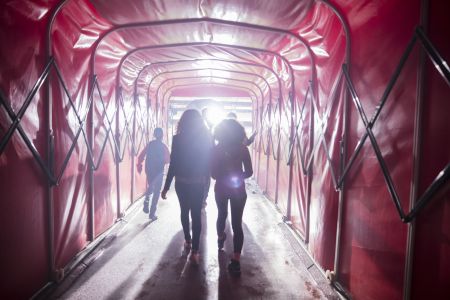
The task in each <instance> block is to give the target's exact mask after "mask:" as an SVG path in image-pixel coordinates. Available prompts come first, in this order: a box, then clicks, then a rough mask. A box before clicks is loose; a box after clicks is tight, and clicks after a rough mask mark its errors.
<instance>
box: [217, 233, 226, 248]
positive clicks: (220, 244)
mask: <svg viewBox="0 0 450 300" xmlns="http://www.w3.org/2000/svg"><path fill="white" fill-rule="evenodd" d="M226 239H227V234H226V233H225V232H224V233H223V234H222V237H221V238H218V239H217V248H218V249H219V251H220V250H223V245H224V244H225V240H226Z"/></svg>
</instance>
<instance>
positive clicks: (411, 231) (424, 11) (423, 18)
mask: <svg viewBox="0 0 450 300" xmlns="http://www.w3.org/2000/svg"><path fill="white" fill-rule="evenodd" d="M428 8H429V4H428V0H422V1H421V8H420V23H421V24H420V25H421V26H422V28H424V30H425V32H426V29H427V27H428ZM425 59H426V54H425V49H424V48H423V47H420V49H419V63H418V71H417V90H416V97H417V99H416V108H415V120H414V140H413V158H414V161H413V174H412V177H411V186H410V193H409V195H410V196H409V207H410V210H411V209H412V208H413V207H414V206H415V203H416V199H417V198H418V197H417V195H418V192H419V180H420V178H419V174H420V173H419V172H420V158H421V150H422V149H421V144H422V110H423V100H424V93H425V89H424V85H425V75H426V68H425ZM407 226H408V231H407V236H406V257H405V272H404V279H403V300H409V299H410V298H411V282H412V271H413V259H414V240H415V234H416V221H415V220H412V221H411V222H409V223H408V225H407Z"/></svg>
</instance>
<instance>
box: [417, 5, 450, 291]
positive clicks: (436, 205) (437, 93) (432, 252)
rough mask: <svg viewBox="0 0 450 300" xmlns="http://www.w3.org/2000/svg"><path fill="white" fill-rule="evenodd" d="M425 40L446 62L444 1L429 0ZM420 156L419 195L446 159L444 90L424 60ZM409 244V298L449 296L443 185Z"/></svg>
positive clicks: (449, 242)
mask: <svg viewBox="0 0 450 300" xmlns="http://www.w3.org/2000/svg"><path fill="white" fill-rule="evenodd" d="M429 9H430V13H429V17H428V32H429V36H430V39H431V41H432V42H433V43H434V45H435V47H436V48H437V50H438V51H439V52H440V54H441V55H443V58H444V60H446V61H447V62H448V61H449V60H450V44H449V43H448V38H447V37H448V35H449V33H450V32H449V31H450V22H449V20H448V15H447V12H448V11H449V9H450V5H449V3H448V2H445V1H444V2H442V1H430V7H429ZM425 72H426V73H425V74H426V75H425V78H426V80H425V97H424V102H423V103H424V104H423V105H424V110H423V123H422V124H423V130H422V136H423V138H422V142H421V147H422V155H421V164H420V169H419V174H420V179H419V182H420V186H419V192H418V194H419V195H422V194H423V192H424V191H425V189H426V188H427V187H428V186H429V185H430V184H431V182H432V180H433V179H434V178H435V177H436V175H437V174H438V172H439V171H440V170H442V169H443V168H444V167H445V165H446V164H447V163H448V162H449V161H450V140H449V138H448V137H450V125H449V118H448V112H449V111H450V101H449V99H450V89H449V87H448V85H447V84H446V83H445V81H444V80H443V79H442V78H441V76H440V75H439V74H438V73H437V71H436V69H435V68H434V67H433V65H432V63H431V61H430V60H428V59H427V63H426V70H425ZM416 225H417V226H416V228H417V229H416V234H415V243H414V260H413V272H414V273H413V280H412V291H411V295H412V299H439V298H441V299H443V295H444V296H448V295H450V271H449V270H450V185H449V184H447V186H446V187H445V188H443V189H442V191H441V192H439V193H438V194H437V195H436V196H435V197H434V198H433V199H432V201H431V203H430V204H429V206H428V207H426V208H425V209H424V210H423V212H422V213H421V214H420V215H419V216H418V217H417V222H416Z"/></svg>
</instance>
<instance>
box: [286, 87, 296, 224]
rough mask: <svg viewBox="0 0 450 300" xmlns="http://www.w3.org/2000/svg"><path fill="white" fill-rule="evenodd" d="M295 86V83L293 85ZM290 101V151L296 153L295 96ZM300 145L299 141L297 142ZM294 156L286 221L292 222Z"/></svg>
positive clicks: (290, 169) (290, 173)
mask: <svg viewBox="0 0 450 300" xmlns="http://www.w3.org/2000/svg"><path fill="white" fill-rule="evenodd" d="M292 84H293V83H292ZM289 101H291V132H290V137H289V140H290V146H289V149H292V152H293V151H294V147H295V145H294V143H295V140H294V135H295V121H294V112H295V106H294V95H293V94H292V93H289ZM297 143H298V141H297ZM293 157H294V156H293V154H292V158H291V161H290V164H289V187H288V204H287V210H286V220H287V221H290V220H291V214H292V212H291V203H292V188H293V187H292V184H293V181H294V161H295V159H294V158H293Z"/></svg>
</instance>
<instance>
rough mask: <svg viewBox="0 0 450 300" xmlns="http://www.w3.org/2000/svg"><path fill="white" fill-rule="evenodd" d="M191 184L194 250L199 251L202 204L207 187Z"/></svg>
mask: <svg viewBox="0 0 450 300" xmlns="http://www.w3.org/2000/svg"><path fill="white" fill-rule="evenodd" d="M190 186H191V187H190V191H191V193H190V196H191V197H190V204H191V218H192V251H193V252H198V250H199V247H200V233H201V231H202V205H203V195H204V191H205V187H204V185H200V184H191V185H190Z"/></svg>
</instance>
